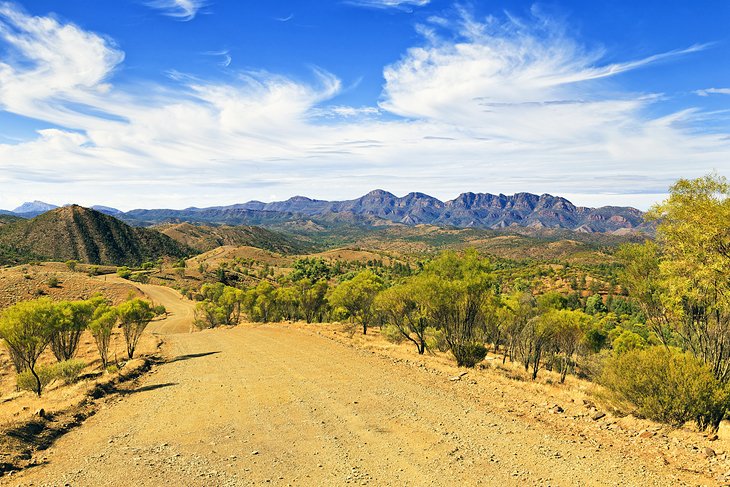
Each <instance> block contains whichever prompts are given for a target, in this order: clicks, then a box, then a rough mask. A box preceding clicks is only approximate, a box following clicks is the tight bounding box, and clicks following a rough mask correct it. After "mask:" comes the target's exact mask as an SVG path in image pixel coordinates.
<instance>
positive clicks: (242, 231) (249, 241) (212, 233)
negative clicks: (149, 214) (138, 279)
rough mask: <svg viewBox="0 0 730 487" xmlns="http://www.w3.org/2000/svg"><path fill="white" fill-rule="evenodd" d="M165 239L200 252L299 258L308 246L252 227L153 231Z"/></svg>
mask: <svg viewBox="0 0 730 487" xmlns="http://www.w3.org/2000/svg"><path fill="white" fill-rule="evenodd" d="M155 229H156V230H158V231H160V232H161V233H163V234H165V235H167V236H168V237H170V238H172V239H174V240H176V241H178V242H180V243H182V244H183V245H186V246H188V247H191V248H193V249H196V250H199V251H201V252H207V251H209V250H213V249H215V248H217V247H221V246H224V245H225V246H235V247H256V248H260V249H265V250H271V251H273V252H278V253H280V254H303V253H307V252H309V251H310V250H311V249H312V247H313V246H312V245H311V244H309V243H306V242H303V241H301V240H300V239H297V238H295V237H291V236H288V235H284V234H281V233H278V232H272V231H270V230H266V229H264V228H260V227H253V226H245V225H241V226H235V227H234V226H229V225H220V226H208V225H196V224H191V223H171V224H166V225H160V226H158V227H155Z"/></svg>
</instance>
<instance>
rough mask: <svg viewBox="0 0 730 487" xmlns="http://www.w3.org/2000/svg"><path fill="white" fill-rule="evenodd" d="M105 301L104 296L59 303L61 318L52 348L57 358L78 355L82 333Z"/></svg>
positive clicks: (55, 328)
mask: <svg viewBox="0 0 730 487" xmlns="http://www.w3.org/2000/svg"><path fill="white" fill-rule="evenodd" d="M103 302H104V298H102V297H98V296H97V297H94V298H92V299H87V300H84V301H61V302H60V303H58V304H57V306H58V311H59V319H58V320H57V321H56V326H55V327H54V330H53V335H52V336H51V350H52V351H53V355H55V356H56V360H58V361H59V362H64V361H66V360H70V359H72V358H73V357H74V356H75V355H76V350H78V347H79V340H80V339H81V334H82V333H83V332H84V330H85V329H86V327H87V326H88V325H89V322H90V321H91V319H92V318H93V316H94V310H95V309H96V308H97V307H98V306H99V305H100V304H101V303H103Z"/></svg>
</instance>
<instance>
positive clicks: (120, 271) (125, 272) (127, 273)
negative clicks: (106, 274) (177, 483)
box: [117, 267, 132, 279]
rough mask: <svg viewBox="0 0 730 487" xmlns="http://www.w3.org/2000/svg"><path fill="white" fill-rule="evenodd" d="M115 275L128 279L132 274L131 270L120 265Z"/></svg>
mask: <svg viewBox="0 0 730 487" xmlns="http://www.w3.org/2000/svg"><path fill="white" fill-rule="evenodd" d="M117 275H118V276H119V277H121V278H122V279H129V277H130V276H131V275H132V271H130V270H129V267H120V268H119V269H117Z"/></svg>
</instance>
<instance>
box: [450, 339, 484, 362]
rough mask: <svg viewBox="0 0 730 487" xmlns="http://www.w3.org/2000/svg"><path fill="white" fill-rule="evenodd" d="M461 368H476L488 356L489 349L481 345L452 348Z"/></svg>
mask: <svg viewBox="0 0 730 487" xmlns="http://www.w3.org/2000/svg"><path fill="white" fill-rule="evenodd" d="M451 353H453V354H454V357H455V358H456V365H458V366H459V367H474V366H475V365H476V364H478V363H479V362H481V361H482V360H484V357H486V356H487V347H485V346H484V345H482V344H481V343H466V344H463V345H461V344H459V345H454V346H452V347H451Z"/></svg>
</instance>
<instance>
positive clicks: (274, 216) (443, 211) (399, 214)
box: [120, 190, 650, 233]
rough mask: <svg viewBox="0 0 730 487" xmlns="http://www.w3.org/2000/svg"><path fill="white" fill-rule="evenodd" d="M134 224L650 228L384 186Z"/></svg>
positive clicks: (558, 203) (152, 216)
mask: <svg viewBox="0 0 730 487" xmlns="http://www.w3.org/2000/svg"><path fill="white" fill-rule="evenodd" d="M120 218H123V219H125V220H126V221H129V222H130V223H133V224H154V223H160V222H165V221H188V222H199V223H222V224H231V225H240V224H253V225H281V224H282V223H286V222H293V221H311V222H312V223H313V224H315V225H324V226H332V225H336V224H349V225H360V226H366V227H371V226H376V227H377V226H386V225H392V224H398V225H406V226H415V225H420V224H430V225H438V226H442V227H457V228H482V229H500V228H508V227H512V228H520V227H526V228H534V229H567V230H572V231H577V232H582V233H613V232H620V233H621V232H623V233H625V232H626V231H644V230H650V227H649V226H647V224H645V223H644V218H643V213H642V212H641V211H639V210H637V209H635V208H629V207H618V206H604V207H601V208H587V207H582V206H575V205H574V204H573V203H571V202H570V201H568V200H567V199H565V198H561V197H558V196H552V195H549V194H543V195H535V194H531V193H517V194H514V195H510V196H507V195H503V194H500V195H493V194H488V193H464V194H461V195H459V196H458V197H457V198H455V199H453V200H450V201H446V202H442V201H440V200H438V199H436V198H434V197H432V196H428V195H426V194H423V193H409V194H407V195H405V196H403V197H398V196H395V195H394V194H392V193H389V192H387V191H383V190H375V191H372V192H370V193H368V194H366V195H365V196H362V197H360V198H357V199H354V200H346V201H323V200H314V199H310V198H306V197H304V196H295V197H293V198H290V199H288V200H286V201H278V202H273V203H262V202H260V201H250V202H248V203H242V204H236V205H231V206H218V207H211V208H188V209H185V210H132V211H130V212H127V213H124V214H122V215H120Z"/></svg>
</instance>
